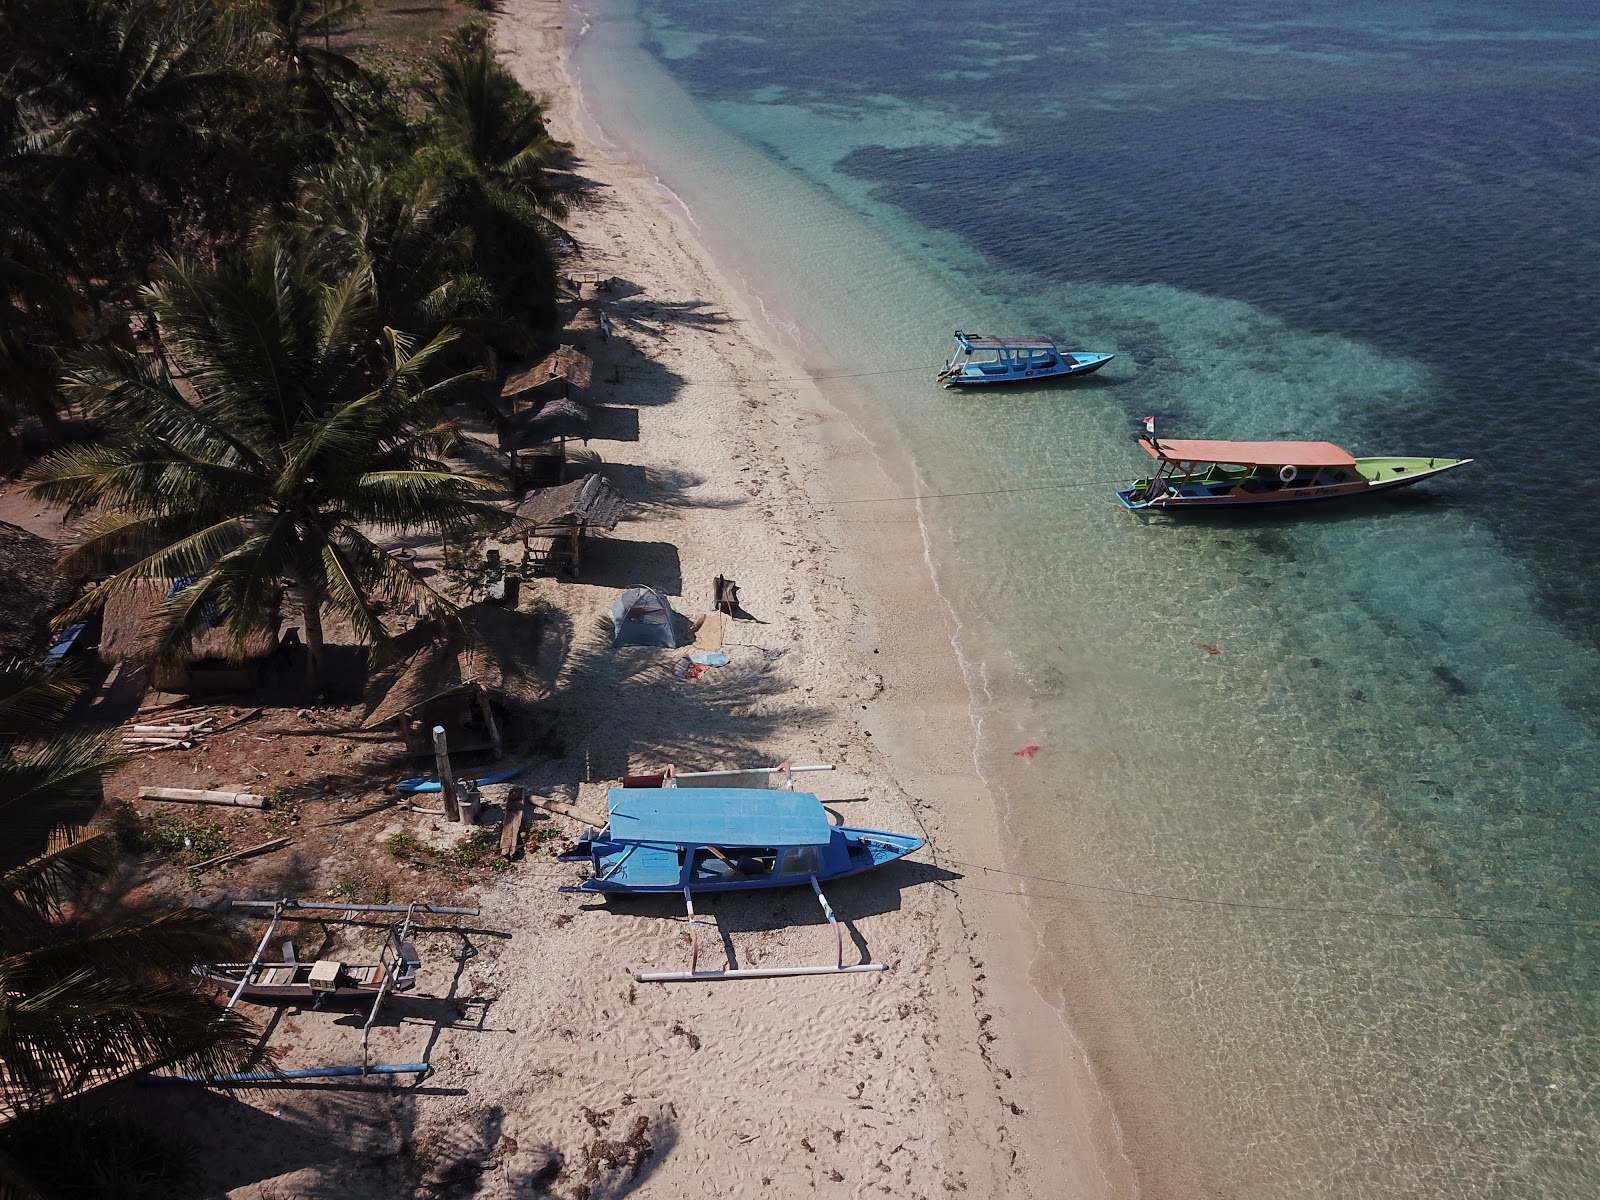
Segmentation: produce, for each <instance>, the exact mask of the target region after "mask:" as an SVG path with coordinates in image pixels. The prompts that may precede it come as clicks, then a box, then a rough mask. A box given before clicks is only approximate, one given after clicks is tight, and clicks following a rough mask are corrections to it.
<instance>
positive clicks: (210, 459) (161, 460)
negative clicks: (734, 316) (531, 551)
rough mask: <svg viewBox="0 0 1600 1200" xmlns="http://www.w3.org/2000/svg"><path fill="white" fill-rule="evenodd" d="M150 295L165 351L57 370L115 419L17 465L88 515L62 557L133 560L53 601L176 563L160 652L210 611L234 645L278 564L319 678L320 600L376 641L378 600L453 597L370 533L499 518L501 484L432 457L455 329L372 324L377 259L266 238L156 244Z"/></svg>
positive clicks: (202, 626)
mask: <svg viewBox="0 0 1600 1200" xmlns="http://www.w3.org/2000/svg"><path fill="white" fill-rule="evenodd" d="M143 294H144V298H145V302H146V304H147V305H148V307H149V310H150V312H151V314H152V316H153V318H154V325H155V328H156V330H157V332H158V335H159V337H160V340H161V343H162V345H163V346H164V347H165V348H166V350H167V354H166V355H162V356H154V355H146V354H140V353H138V352H135V351H127V350H122V349H118V348H115V347H107V348H103V349H100V350H95V351H86V352H84V353H83V354H82V355H80V356H79V357H78V358H77V359H76V360H75V362H74V365H73V367H72V369H71V371H70V373H69V375H68V377H67V380H66V387H67V389H68V391H69V393H70V394H71V395H72V396H73V397H74V398H75V399H76V400H77V401H78V403H79V404H81V405H82V407H83V410H84V411H85V412H86V413H87V414H88V415H89V416H90V417H91V418H93V419H94V420H95V421H97V422H99V423H100V424H101V425H103V426H104V427H105V428H107V429H109V430H112V431H114V435H115V436H113V437H110V438H107V439H106V440H104V441H102V442H100V443H98V444H95V445H88V446H75V447H70V448H68V449H65V450H61V451H58V452H56V453H55V454H53V455H51V456H50V457H49V458H47V459H45V460H44V461H42V462H40V463H39V464H37V465H36V466H35V467H34V468H33V469H32V471H31V472H30V474H29V476H28V480H29V484H28V486H29V488H30V490H31V491H32V493H33V494H34V495H36V496H38V497H40V498H42V499H45V500H48V501H51V502H53V503H58V504H63V505H65V506H66V507H67V510H68V512H69V514H70V515H74V516H77V515H80V514H87V513H91V512H92V513H94V514H95V515H94V516H93V517H91V518H90V519H89V520H88V521H87V523H86V525H85V526H84V528H83V530H82V532H81V534H80V536H79V539H78V541H77V543H76V545H75V547H74V548H73V550H72V551H71V553H70V554H69V556H68V560H69V561H70V562H72V563H74V564H77V565H81V566H82V567H84V568H85V569H88V570H94V571H104V570H107V569H111V568H114V567H115V566H116V565H117V564H118V563H119V562H126V561H127V559H128V558H130V557H131V558H132V559H133V561H132V562H131V564H129V565H126V566H123V567H122V569H120V570H118V571H116V573H115V574H113V575H112V576H111V577H110V578H109V579H108V580H107V582H106V583H104V584H102V585H101V586H99V587H96V588H94V589H92V590H91V591H90V592H89V593H88V594H87V595H85V596H84V597H83V598H82V599H81V600H79V601H78V602H77V603H76V604H74V605H73V606H71V607H69V608H68V609H67V610H66V612H65V613H64V614H63V615H62V618H61V619H62V620H75V619H80V618H81V617H83V616H85V615H87V614H88V613H91V612H93V611H95V610H96V609H99V608H101V607H103V606H104V604H105V603H106V601H107V600H108V599H109V598H111V597H112V596H114V595H116V594H117V593H118V592H119V591H122V590H124V589H127V588H132V587H137V586H139V585H140V584H142V583H144V582H145V581H149V580H169V579H170V580H175V579H180V578H187V579H189V580H190V581H191V582H190V583H189V584H188V586H186V587H184V588H182V589H181V590H177V591H174V592H173V594H171V595H169V596H168V597H167V598H166V600H165V602H164V604H163V609H162V617H161V625H162V630H163V632H162V636H161V638H160V640H159V642H158V644H157V646H156V648H155V652H156V656H157V658H158V659H161V658H165V659H167V660H171V659H174V658H176V657H177V656H179V655H181V654H182V652H183V651H184V650H185V649H186V648H187V646H188V645H189V644H190V643H191V642H192V639H193V638H194V637H196V636H198V635H200V634H202V633H204V632H205V631H206V630H207V629H209V628H212V627H215V626H217V625H219V624H221V625H223V626H225V627H226V628H227V630H228V631H229V634H230V636H231V639H232V642H233V645H234V646H235V648H236V649H237V650H238V652H240V653H241V654H242V653H243V651H244V647H245V645H246V643H247V641H248V639H249V638H250V637H251V635H252V634H253V633H254V632H255V631H256V630H258V629H260V628H261V627H262V624H263V622H264V621H265V620H266V619H267V614H268V613H269V612H270V611H271V610H272V609H274V608H275V607H276V605H277V603H278V600H279V595H280V581H281V580H284V579H287V580H290V581H291V583H292V586H293V590H294V592H295V594H296V595H297V597H298V601H299V607H300V611H301V616H302V618H303V621H304V628H305V642H306V652H307V653H306V679H305V683H306V687H307V689H308V691H310V692H313V693H315V692H316V691H318V690H319V689H320V686H321V681H322V664H323V659H324V637H323V621H322V613H323V610H324V609H325V608H330V607H331V608H332V609H334V610H336V611H337V612H339V613H340V614H341V615H342V616H343V617H344V618H345V619H346V620H347V621H348V622H349V624H350V626H351V628H353V629H354V630H355V631H356V633H357V635H358V636H360V637H361V638H362V640H364V641H366V642H367V643H369V644H373V645H377V646H380V647H382V646H385V645H387V644H388V643H389V641H390V639H389V634H388V632H387V631H386V629H385V628H384V625H383V622H382V620H381V618H380V604H382V603H392V602H417V603H419V604H421V605H422V606H423V607H424V608H426V609H428V610H430V611H434V612H439V613H441V614H448V613H449V612H450V611H452V608H451V605H450V604H449V602H448V601H447V600H446V599H445V598H444V597H443V596H441V595H440V594H439V593H437V592H436V591H435V590H434V589H433V588H432V587H431V586H429V584H428V583H427V582H426V581H425V579H424V578H423V577H422V576H421V575H420V574H419V573H418V572H417V571H416V570H415V568H414V567H413V566H412V565H411V564H409V563H404V562H401V561H400V560H398V559H396V558H394V557H392V556H391V555H389V554H388V552H387V551H386V550H385V549H384V548H383V547H382V546H380V545H379V544H378V542H377V541H375V540H374V537H375V533H376V531H378V530H383V531H393V532H396V533H404V532H407V531H413V530H418V529H428V530H434V531H442V532H448V531H450V530H467V529H471V528H474V527H476V526H478V525H480V524H483V523H492V522H495V521H497V520H501V519H502V516H503V514H502V511H501V509H500V508H499V507H498V506H497V505H496V504H495V503H493V501H492V500H491V499H490V498H489V497H490V496H491V495H492V494H494V493H495V491H496V490H497V489H498V487H499V485H498V483H496V482H495V481H492V480H489V479H484V478H479V477H475V476H470V475H464V474H461V473H460V472H458V471H457V470H454V469H453V468H452V467H451V466H450V465H449V464H447V463H445V462H444V461H442V459H441V458H440V454H441V452H442V451H443V450H444V449H445V448H446V447H448V446H449V445H451V444H452V442H453V440H454V437H455V434H454V431H453V429H452V428H451V426H449V425H448V424H447V423H446V422H444V421H443V419H442V417H441V414H440V405H441V403H442V402H443V401H444V400H446V399H447V398H449V396H450V395H451V393H452V391H453V390H455V389H457V388H459V387H461V386H463V385H464V384H465V383H466V382H467V381H468V379H469V378H470V376H469V375H466V374H455V375H444V376H443V377H442V378H441V377H440V375H441V372H438V371H436V370H435V369H434V368H435V366H436V360H438V359H439V358H440V357H441V356H442V354H443V352H444V350H445V349H446V348H447V347H448V346H449V344H450V343H451V342H452V341H453V340H454V338H455V333H454V331H452V330H444V331H441V332H440V333H439V334H437V335H435V337H434V338H433V339H432V340H431V341H429V342H428V343H427V344H426V345H423V346H420V347H419V346H417V345H416V344H415V343H414V342H413V341H412V339H411V338H409V337H407V336H406V335H405V334H402V333H399V332H397V331H395V330H393V329H390V328H384V329H383V330H382V332H381V333H380V334H379V335H377V336H372V335H371V316H370V309H371V307H372V305H373V303H374V296H373V294H372V281H371V275H370V273H368V272H366V271H361V270H357V271H352V272H349V273H347V274H345V275H343V276H335V277H332V278H325V277H323V276H322V275H320V274H319V273H317V272H315V271H314V270H313V269H311V267H310V266H309V264H308V263H307V262H306V261H305V259H304V257H303V256H302V255H300V254H298V253H297V252H296V251H295V250H294V249H293V248H291V247H290V246H287V245H285V244H284V243H283V242H281V241H278V240H276V239H274V238H270V237H268V238H264V239H262V240H261V241H259V242H258V243H257V245H256V246H255V247H254V248H253V250H252V251H251V253H250V255H249V256H248V257H247V258H243V259H238V260H230V261H227V262H225V263H223V264H222V265H219V266H217V267H213V268H206V267H200V266H196V265H195V264H193V263H191V262H185V261H182V260H178V259H169V260H168V261H167V264H166V266H165V268H164V271H163V275H162V277H161V278H160V279H159V280H158V281H157V282H156V283H155V284H153V285H151V286H150V287H149V288H147V289H145V291H144V293H143ZM175 364H181V367H182V370H183V376H182V377H181V379H180V377H179V376H178V375H177V374H176V371H175V369H174V365H175Z"/></svg>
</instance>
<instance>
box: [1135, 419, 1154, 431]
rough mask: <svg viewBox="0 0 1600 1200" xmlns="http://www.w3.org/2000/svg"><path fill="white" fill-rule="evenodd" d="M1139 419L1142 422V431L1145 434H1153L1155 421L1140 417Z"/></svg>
mask: <svg viewBox="0 0 1600 1200" xmlns="http://www.w3.org/2000/svg"><path fill="white" fill-rule="evenodd" d="M1139 419H1140V420H1141V421H1143V422H1144V431H1145V432H1146V433H1150V434H1153V433H1155V431H1156V419H1155V418H1154V417H1140V418H1139Z"/></svg>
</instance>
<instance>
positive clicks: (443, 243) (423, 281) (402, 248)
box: [284, 154, 528, 358]
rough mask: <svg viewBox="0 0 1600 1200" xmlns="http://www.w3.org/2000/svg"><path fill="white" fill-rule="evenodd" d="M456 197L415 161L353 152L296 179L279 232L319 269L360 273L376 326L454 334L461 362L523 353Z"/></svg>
mask: <svg viewBox="0 0 1600 1200" xmlns="http://www.w3.org/2000/svg"><path fill="white" fill-rule="evenodd" d="M453 195H454V189H453V188H452V186H451V182H450V180H449V179H448V178H446V177H442V176H441V175H440V174H439V173H438V172H436V171H434V170H433V169H432V166H431V164H430V163H429V162H426V161H424V160H423V159H422V158H421V157H411V158H406V159H401V160H400V161H398V162H391V161H386V160H384V159H382V158H380V157H378V156H376V155H373V154H356V155H352V156H348V157H346V158H343V159H341V160H340V161H338V162H334V163H328V164H326V165H324V166H320V167H314V168H312V169H311V170H310V171H308V172H306V173H305V175H304V176H302V178H301V180H300V185H299V189H298V193H297V196H296V199H295V203H294V207H293V211H292V213H291V214H290V216H289V218H288V221H287V223H286V225H285V229H284V232H285V235H286V236H288V237H291V238H293V239H294V240H295V241H296V243H297V244H299V245H303V246H304V247H305V248H306V250H307V252H308V253H309V255H310V256H311V258H312V259H313V260H314V261H315V262H316V263H317V264H318V266H319V268H320V269H323V270H325V271H328V272H333V273H343V272H347V271H351V270H365V271H367V272H368V274H369V275H370V276H371V279H372V290H373V315H374V318H375V320H377V321H379V322H381V323H382V324H388V325H394V326H397V327H399V328H402V329H406V330H410V331H411V332H412V333H414V334H415V335H417V336H418V337H420V338H428V337H432V336H433V335H434V334H436V333H438V332H440V331H442V330H443V329H445V328H454V329H456V330H458V331H460V332H461V333H462V335H463V339H462V341H463V344H462V345H461V346H459V347H458V350H457V351H456V357H458V358H460V357H473V354H474V351H479V350H481V348H482V347H483V346H484V345H485V344H492V345H494V346H496V347H498V348H502V349H508V350H511V351H513V352H516V353H522V352H524V351H525V349H526V347H527V343H528V337H527V333H526V330H525V329H524V328H523V326H522V325H521V324H520V323H519V322H517V321H515V320H513V319H511V318H510V317H509V316H508V315H507V313H506V311H505V306H504V305H503V304H502V303H501V301H500V297H499V296H498V295H497V294H496V292H495V290H494V288H493V286H492V285H491V284H490V282H489V281H488V280H487V279H486V278H484V276H483V275H482V274H481V273H480V272H479V270H478V264H477V263H476V261H475V259H476V254H477V246H476V239H475V237H474V236H473V231H472V230H471V229H470V228H469V227H468V226H466V225H464V224H463V223H462V222H461V220H460V219H459V218H458V214H457V213H456V211H455V208H456V206H455V205H454V204H453V203H452V198H453Z"/></svg>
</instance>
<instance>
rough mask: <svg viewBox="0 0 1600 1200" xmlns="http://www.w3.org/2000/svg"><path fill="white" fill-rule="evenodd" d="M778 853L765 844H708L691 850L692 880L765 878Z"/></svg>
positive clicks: (775, 861) (770, 871)
mask: <svg viewBox="0 0 1600 1200" xmlns="http://www.w3.org/2000/svg"><path fill="white" fill-rule="evenodd" d="M777 861H778V852H777V850H775V849H772V848H771V847H765V846H718V847H716V848H715V849H713V848H712V847H710V846H707V847H706V848H705V849H703V850H696V851H695V852H694V875H693V878H695V879H726V880H729V881H734V880H744V879H765V878H766V877H767V876H768V875H771V874H772V868H773V866H774V864H776V863H777Z"/></svg>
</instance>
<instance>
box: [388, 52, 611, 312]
mask: <svg viewBox="0 0 1600 1200" xmlns="http://www.w3.org/2000/svg"><path fill="white" fill-rule="evenodd" d="M432 69H433V75H434V78H433V80H432V81H431V82H429V83H427V84H424V85H423V87H422V89H421V91H422V97H423V100H424V102H425V103H426V105H427V108H428V120H429V123H430V125H431V127H432V130H433V144H432V145H431V146H428V147H425V148H424V149H423V150H422V151H421V153H420V154H419V155H418V162H419V164H420V165H422V166H423V168H424V169H425V170H426V171H428V172H429V173H430V174H432V175H433V176H435V177H437V178H438V179H440V180H441V181H443V183H444V185H445V193H446V207H447V210H448V212H449V213H450V215H451V216H452V218H453V219H455V220H457V221H459V222H460V223H461V224H462V225H464V226H466V227H467V228H469V229H471V230H472V235H473V243H474V262H475V263H476V264H477V269H478V272H479V273H480V274H481V275H483V276H484V277H485V278H486V279H487V280H488V281H489V284H490V286H491V287H493V289H494V291H495V294H496V295H497V296H498V297H499V298H500V300H501V302H502V303H504V304H506V305H507V306H509V307H510V308H512V309H514V310H517V311H520V312H522V313H525V314H526V315H527V317H528V318H529V320H530V321H531V322H532V323H533V324H535V325H540V326H549V325H553V324H555V323H556V320H557V311H556V263H555V258H554V255H553V254H552V253H551V243H552V242H553V241H555V240H556V239H558V238H565V237H566V233H565V231H564V230H563V229H562V228H561V226H560V225H559V224H558V222H559V221H560V220H561V219H562V218H563V217H564V216H565V215H566V214H567V212H568V210H569V209H570V207H571V206H572V205H573V204H574V203H576V202H577V201H578V199H579V198H580V196H581V193H580V191H579V189H578V188H577V187H576V186H574V185H573V184H571V183H569V182H565V181H563V180H562V179H561V178H560V177H559V176H558V175H556V174H553V173H552V172H553V170H554V169H555V168H556V167H558V166H560V165H561V164H562V163H563V162H565V161H566V159H567V158H568V156H569V155H570V154H571V150H572V148H571V146H569V145H568V144H567V143H565V142H559V141H557V140H556V139H554V138H552V137H551V136H550V134H549V131H548V130H547V129H546V128H545V121H544V110H543V107H542V106H541V104H540V103H539V101H538V100H537V99H535V98H534V97H533V96H532V95H530V94H529V93H528V92H527V90H526V89H524V88H523V86H522V85H521V84H520V83H518V82H517V80H516V77H515V76H513V75H512V74H511V72H509V71H507V70H506V69H505V68H504V67H503V66H501V65H500V64H499V63H498V62H497V61H495V57H494V53H493V51H492V50H491V49H490V47H489V46H488V44H487V43H486V42H485V40H484V37H483V34H482V33H481V32H472V31H465V32H463V33H462V34H461V35H459V36H458V37H457V38H456V39H455V40H454V41H453V42H452V43H451V44H450V46H449V47H448V48H447V49H446V50H445V51H444V53H442V54H440V55H439V56H438V57H437V58H436V59H435V60H434V61H433V64H432Z"/></svg>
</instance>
